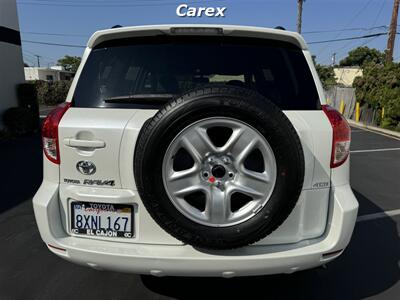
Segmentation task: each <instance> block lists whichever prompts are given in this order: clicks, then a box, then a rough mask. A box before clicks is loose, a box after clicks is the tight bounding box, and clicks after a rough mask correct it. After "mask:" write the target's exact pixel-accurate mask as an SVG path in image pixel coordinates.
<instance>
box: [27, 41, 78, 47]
mask: <svg viewBox="0 0 400 300" xmlns="http://www.w3.org/2000/svg"><path fill="white" fill-rule="evenodd" d="M22 42H24V43H31V44H40V45H49V46H60V47H70V48H86V46H83V45H71V44H59V43H51V42H40V41H31V40H22Z"/></svg>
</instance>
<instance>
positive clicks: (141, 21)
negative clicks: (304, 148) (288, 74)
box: [0, 0, 400, 66]
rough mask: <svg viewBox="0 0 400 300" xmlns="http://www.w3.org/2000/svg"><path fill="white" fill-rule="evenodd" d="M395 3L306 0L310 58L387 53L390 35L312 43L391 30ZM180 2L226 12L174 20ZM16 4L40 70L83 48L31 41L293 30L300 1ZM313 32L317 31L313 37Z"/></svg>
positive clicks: (20, 0)
mask: <svg viewBox="0 0 400 300" xmlns="http://www.w3.org/2000/svg"><path fill="white" fill-rule="evenodd" d="M0 1H3V0H0ZM393 1H394V0H336V1H334V0H306V2H305V3H304V6H303V29H302V32H303V37H304V38H305V40H306V41H307V42H308V43H310V44H309V48H310V51H311V53H312V54H313V55H316V56H317V61H318V62H319V63H322V64H330V63H331V62H332V60H331V59H332V53H336V62H339V61H340V59H342V58H343V57H345V56H346V55H347V53H348V51H349V50H351V49H353V48H355V47H358V46H363V45H365V46H368V47H373V48H377V49H379V50H384V49H385V48H386V43H387V36H386V35H383V36H379V37H373V38H368V39H359V40H350V41H349V40H348V41H338V42H330V43H321V44H318V43H317V44H314V42H320V41H326V40H331V39H342V38H348V37H358V36H363V35H367V34H374V33H382V32H386V31H387V28H385V27H379V26H388V25H389V24H390V19H391V14H392V8H393ZM182 3H186V4H188V5H189V6H195V7H217V6H218V7H226V8H227V9H226V11H225V17H224V18H213V17H201V18H188V17H186V18H182V17H178V16H177V15H176V8H177V6H178V5H179V4H182ZM17 5H18V15H19V23H20V30H21V38H22V40H23V42H22V49H23V55H24V60H25V62H26V63H28V64H29V65H34V64H35V65H36V64H37V62H36V61H37V59H36V57H35V55H40V56H41V58H40V63H41V66H50V65H54V64H55V63H56V62H57V60H58V59H59V58H60V57H63V56H64V55H76V56H81V55H82V53H83V49H82V48H74V47H61V46H54V45H42V44H36V43H31V42H28V41H32V42H50V43H58V44H68V45H86V43H87V40H88V39H89V37H90V36H91V34H93V33H94V32H95V31H96V30H100V29H106V28H110V27H112V26H114V25H117V24H118V25H122V26H133V25H149V24H172V23H191V24H193V23H199V24H201V23H203V24H234V25H251V26H262V27H276V26H283V27H285V28H286V29H287V30H290V31H295V30H296V19H297V0H214V1H206V0H186V1H184V0H182V1H179V0H109V1H107V0H17ZM399 24H400V23H399ZM374 27H379V28H374ZM371 28H372V29H371ZM399 28H400V27H399ZM315 31H319V32H318V33H313V32H315ZM321 31H322V32H321ZM394 58H395V60H399V59H400V41H397V43H396V45H395V51H394Z"/></svg>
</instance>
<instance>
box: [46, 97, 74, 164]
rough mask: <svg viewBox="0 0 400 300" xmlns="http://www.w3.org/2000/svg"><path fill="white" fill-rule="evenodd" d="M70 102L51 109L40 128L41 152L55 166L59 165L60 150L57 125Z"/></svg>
mask: <svg viewBox="0 0 400 300" xmlns="http://www.w3.org/2000/svg"><path fill="white" fill-rule="evenodd" d="M70 106H71V103H70V102H64V103H61V104H60V105H58V106H57V107H56V108H55V109H53V110H52V111H51V112H50V113H49V114H48V115H47V117H46V119H45V120H44V122H43V126H42V141H43V151H44V154H45V155H46V157H47V158H48V159H49V160H50V161H51V162H53V163H55V164H60V149H59V145H58V124H59V123H60V121H61V118H62V116H63V115H64V114H65V112H66V111H67V109H68V108H69V107H70Z"/></svg>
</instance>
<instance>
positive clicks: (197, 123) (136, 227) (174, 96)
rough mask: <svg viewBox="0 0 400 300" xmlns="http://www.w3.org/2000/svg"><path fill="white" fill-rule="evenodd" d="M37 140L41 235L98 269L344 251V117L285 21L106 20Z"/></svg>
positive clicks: (275, 267)
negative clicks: (275, 25) (110, 25)
mask: <svg viewBox="0 0 400 300" xmlns="http://www.w3.org/2000/svg"><path fill="white" fill-rule="evenodd" d="M43 147H44V178H43V183H42V185H41V187H40V189H39V190H38V192H37V193H36V195H35V197H34V199H33V205H34V211H35V216H36V220H37V224H38V227H39V230H40V234H41V237H42V239H43V240H44V242H45V243H46V245H47V246H48V248H49V249H50V250H51V251H52V252H53V253H55V254H57V255H59V256H60V257H63V258H65V259H67V260H70V261H72V262H76V263H79V264H82V265H88V266H90V267H93V268H96V269H108V270H117V271H124V272H135V273H142V274H153V275H157V276H162V275H190V276H223V277H232V276H246V275H259V274H272V273H291V272H295V271H298V270H303V269H308V268H312V267H316V266H319V265H321V264H324V263H326V262H328V261H331V260H332V259H334V258H336V257H338V256H339V255H340V254H341V253H342V252H343V250H344V248H345V247H346V246H347V244H348V243H349V240H350V238H351V234H352V231H353V228H354V224H355V221H356V216H357V210H358V203H357V201H356V199H355V197H354V195H353V193H352V190H351V188H350V185H349V158H348V155H349V147H350V128H349V126H348V124H347V122H346V120H345V119H344V118H343V117H342V116H341V115H340V114H339V113H338V112H337V111H335V110H334V109H332V108H330V107H329V106H327V105H326V103H325V97H324V92H323V89H322V86H321V83H320V81H319V79H318V75H317V73H316V71H315V68H314V65H313V63H312V58H311V55H310V53H309V51H308V50H307V45H306V44H305V42H304V40H303V39H302V38H301V36H300V35H298V34H296V33H292V32H287V31H284V30H279V29H266V28H256V27H244V26H225V25H213V26H211V25H158V26H140V27H126V28H116V29H110V30H104V31H99V32H96V33H95V34H94V35H93V36H92V37H91V39H90V40H89V42H88V45H87V48H86V50H85V53H84V55H83V59H82V64H81V66H80V68H79V70H78V72H77V74H76V77H75V79H74V81H73V83H72V87H71V89H70V91H69V94H68V97H67V102H66V103H64V104H62V105H60V106H59V107H58V108H56V109H55V110H54V111H53V112H52V113H50V114H49V116H48V117H47V119H46V120H45V121H44V124H43Z"/></svg>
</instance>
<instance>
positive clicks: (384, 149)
mask: <svg viewBox="0 0 400 300" xmlns="http://www.w3.org/2000/svg"><path fill="white" fill-rule="evenodd" d="M398 150H400V148H382V149H370V150H352V151H350V153H365V152H384V151H398Z"/></svg>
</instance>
